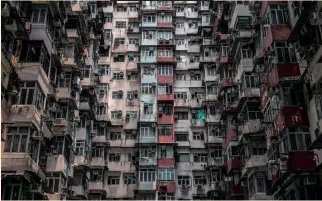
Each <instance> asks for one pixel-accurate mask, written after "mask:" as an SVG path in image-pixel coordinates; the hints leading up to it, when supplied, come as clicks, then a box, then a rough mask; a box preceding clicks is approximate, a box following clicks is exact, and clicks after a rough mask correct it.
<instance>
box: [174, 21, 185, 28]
mask: <svg viewBox="0 0 322 201" xmlns="http://www.w3.org/2000/svg"><path fill="white" fill-rule="evenodd" d="M176 28H178V29H183V28H184V22H177V24H176Z"/></svg>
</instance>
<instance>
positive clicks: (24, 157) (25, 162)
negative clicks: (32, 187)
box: [1, 152, 46, 181]
mask: <svg viewBox="0 0 322 201" xmlns="http://www.w3.org/2000/svg"><path fill="white" fill-rule="evenodd" d="M13 170H14V172H15V173H16V174H24V172H25V171H28V172H30V173H32V174H34V175H36V176H37V177H38V178H40V179H41V180H42V181H45V179H46V175H45V173H44V172H43V171H42V169H41V168H40V167H39V165H38V164H37V163H36V162H35V161H34V160H33V159H32V158H31V157H30V156H29V153H8V152H4V153H2V154H1V171H2V172H12V171H13Z"/></svg>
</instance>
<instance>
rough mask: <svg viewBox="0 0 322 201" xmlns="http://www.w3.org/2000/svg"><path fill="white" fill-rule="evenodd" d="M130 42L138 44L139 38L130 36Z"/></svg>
mask: <svg viewBox="0 0 322 201" xmlns="http://www.w3.org/2000/svg"><path fill="white" fill-rule="evenodd" d="M129 44H130V45H138V44H139V39H138V38H129Z"/></svg>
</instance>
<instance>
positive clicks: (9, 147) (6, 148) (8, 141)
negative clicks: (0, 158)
mask: <svg viewBox="0 0 322 201" xmlns="http://www.w3.org/2000/svg"><path fill="white" fill-rule="evenodd" d="M11 142H12V135H8V136H7V139H6V145H5V149H4V151H5V152H10V149H11Z"/></svg>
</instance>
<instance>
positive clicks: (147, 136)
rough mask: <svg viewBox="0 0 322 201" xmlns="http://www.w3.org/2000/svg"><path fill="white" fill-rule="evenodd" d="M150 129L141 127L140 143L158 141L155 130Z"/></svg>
mask: <svg viewBox="0 0 322 201" xmlns="http://www.w3.org/2000/svg"><path fill="white" fill-rule="evenodd" d="M149 129H150V128H148V127H141V129H140V136H139V143H142V144H150V143H156V142H157V138H156V134H155V132H153V131H149ZM146 132H147V133H146Z"/></svg>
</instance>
